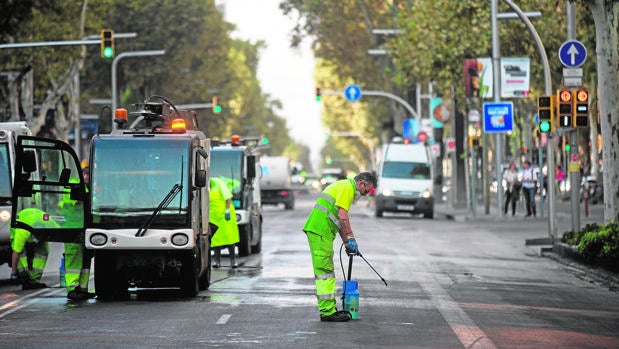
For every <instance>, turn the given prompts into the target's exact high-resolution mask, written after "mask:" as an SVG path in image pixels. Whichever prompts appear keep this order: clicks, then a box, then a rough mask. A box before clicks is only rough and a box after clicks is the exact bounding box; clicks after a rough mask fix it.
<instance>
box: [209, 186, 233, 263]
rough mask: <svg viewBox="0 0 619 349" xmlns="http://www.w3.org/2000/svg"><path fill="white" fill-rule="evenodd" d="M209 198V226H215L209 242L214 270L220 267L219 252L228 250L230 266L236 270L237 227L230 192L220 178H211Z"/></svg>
mask: <svg viewBox="0 0 619 349" xmlns="http://www.w3.org/2000/svg"><path fill="white" fill-rule="evenodd" d="M210 186H211V192H210V195H209V198H210V207H209V210H210V215H209V217H210V220H209V222H210V223H211V224H214V225H216V226H217V230H216V231H215V235H213V239H212V240H211V249H212V250H213V254H214V259H215V261H214V263H213V267H214V268H219V267H220V266H221V250H222V249H223V248H227V249H228V254H229V255H230V266H231V267H232V268H236V267H237V266H238V265H237V264H236V252H235V244H236V243H237V242H239V241H240V236H239V227H238V225H237V222H236V212H235V211H234V205H232V192H231V191H230V189H229V188H228V185H227V184H226V182H224V181H223V180H222V179H220V178H211V182H210Z"/></svg>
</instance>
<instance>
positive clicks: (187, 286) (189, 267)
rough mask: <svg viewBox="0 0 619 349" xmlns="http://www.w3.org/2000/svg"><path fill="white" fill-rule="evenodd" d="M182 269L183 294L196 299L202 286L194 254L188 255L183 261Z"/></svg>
mask: <svg viewBox="0 0 619 349" xmlns="http://www.w3.org/2000/svg"><path fill="white" fill-rule="evenodd" d="M182 261H183V266H182V267H181V293H182V294H183V295H184V296H185V297H195V296H196V295H197V294H198V291H199V288H200V285H199V281H198V279H199V277H198V269H197V268H196V263H197V262H196V260H195V258H194V255H193V253H192V252H190V253H188V254H187V255H186V256H185V257H184V258H183V259H182Z"/></svg>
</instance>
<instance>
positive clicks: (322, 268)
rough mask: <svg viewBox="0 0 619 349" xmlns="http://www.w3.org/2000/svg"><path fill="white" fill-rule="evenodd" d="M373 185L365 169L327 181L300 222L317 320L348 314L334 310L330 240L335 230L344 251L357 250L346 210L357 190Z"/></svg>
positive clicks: (345, 318)
mask: <svg viewBox="0 0 619 349" xmlns="http://www.w3.org/2000/svg"><path fill="white" fill-rule="evenodd" d="M375 187H376V176H375V175H373V174H371V173H369V172H362V173H359V174H358V175H357V176H355V178H354V179H351V178H347V179H341V180H338V181H336V182H333V183H331V184H329V185H328V186H327V187H326V188H325V189H324V190H323V191H322V193H321V194H320V196H319V197H318V199H317V200H316V203H315V204H314V208H313V209H312V211H311V213H310V215H309V217H308V218H307V221H306V222H305V225H304V226H303V231H304V232H305V234H306V235H307V241H308V242H309V247H310V252H311V254H312V265H313V267H314V280H315V282H316V296H317V299H318V310H319V311H320V321H336V322H343V321H348V320H350V319H351V318H352V317H351V315H350V313H349V312H347V311H338V310H337V309H336V307H335V272H334V266H333V240H335V234H336V233H339V234H340V237H341V238H342V241H343V242H344V244H346V252H347V253H349V254H357V253H358V252H359V249H358V247H357V241H356V240H355V235H354V234H353V231H352V228H351V226H350V221H349V218H348V210H350V206H351V205H352V202H353V200H354V199H355V195H356V194H357V193H358V194H360V195H362V196H365V195H367V194H368V193H369V192H370V191H372V190H373V189H374V188H375Z"/></svg>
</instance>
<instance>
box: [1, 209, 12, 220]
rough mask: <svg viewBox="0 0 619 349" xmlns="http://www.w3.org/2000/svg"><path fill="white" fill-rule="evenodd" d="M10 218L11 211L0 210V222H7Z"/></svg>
mask: <svg viewBox="0 0 619 349" xmlns="http://www.w3.org/2000/svg"><path fill="white" fill-rule="evenodd" d="M9 219H11V211H9V210H2V211H0V222H8V221H9Z"/></svg>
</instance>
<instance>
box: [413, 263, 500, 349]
mask: <svg viewBox="0 0 619 349" xmlns="http://www.w3.org/2000/svg"><path fill="white" fill-rule="evenodd" d="M426 269H430V270H432V268H431V266H429V265H428V267H427V268H426ZM432 271H434V270H432ZM438 275H439V274H438V272H437V271H434V272H431V276H430V277H424V278H422V280H421V281H420V285H421V288H422V289H423V290H424V292H425V293H426V294H427V295H428V296H429V297H430V299H431V300H432V303H434V305H435V306H436V308H437V309H438V311H439V312H440V313H441V315H442V316H443V319H445V321H446V322H447V324H449V327H451V329H452V331H454V333H455V334H456V336H457V337H458V339H459V340H460V343H462V345H464V347H465V348H467V349H473V348H475V349H497V347H496V346H495V345H494V343H492V341H491V340H490V338H488V336H487V335H486V334H485V333H484V331H482V330H481V329H480V328H479V327H477V325H476V324H475V322H474V321H473V320H472V319H471V318H470V317H469V316H468V315H467V314H466V312H464V310H462V308H460V306H459V305H458V304H457V303H456V302H455V301H454V300H453V298H451V296H450V295H449V293H447V291H445V289H444V288H443V287H441V285H440V283H439V281H438V280H436V278H437V276H438Z"/></svg>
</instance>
